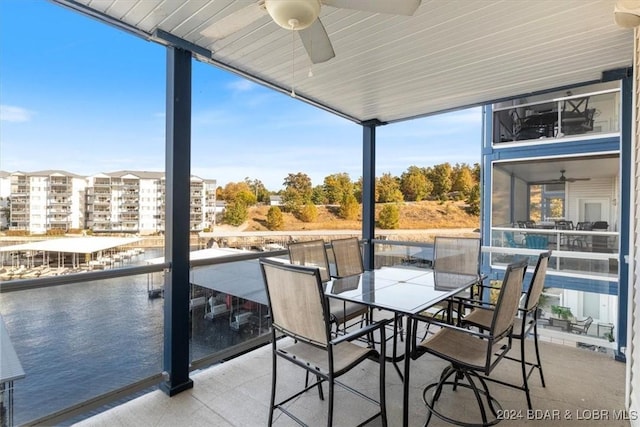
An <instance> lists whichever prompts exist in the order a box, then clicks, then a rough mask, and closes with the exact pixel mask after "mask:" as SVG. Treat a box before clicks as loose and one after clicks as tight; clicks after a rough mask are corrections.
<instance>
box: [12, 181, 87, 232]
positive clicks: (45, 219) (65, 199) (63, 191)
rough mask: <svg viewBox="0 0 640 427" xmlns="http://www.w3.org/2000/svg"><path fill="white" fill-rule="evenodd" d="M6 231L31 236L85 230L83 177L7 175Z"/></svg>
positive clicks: (84, 185) (84, 182)
mask: <svg viewBox="0 0 640 427" xmlns="http://www.w3.org/2000/svg"><path fill="white" fill-rule="evenodd" d="M9 183H10V195H9V197H10V206H9V228H11V229H13V230H25V231H29V232H31V233H45V232H47V231H48V230H63V231H68V230H69V229H72V228H84V223H85V221H84V210H85V209H84V208H85V205H84V192H85V188H86V184H87V182H86V179H85V177H83V176H80V175H76V174H72V173H69V172H66V171H60V170H43V171H37V172H13V173H11V174H9Z"/></svg>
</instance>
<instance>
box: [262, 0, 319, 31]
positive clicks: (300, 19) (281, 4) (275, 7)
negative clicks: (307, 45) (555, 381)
mask: <svg viewBox="0 0 640 427" xmlns="http://www.w3.org/2000/svg"><path fill="white" fill-rule="evenodd" d="M264 6H265V8H266V9H267V12H268V13H269V15H270V16H271V18H272V19H273V20H274V21H275V23H276V24H278V25H280V26H281V27H282V28H286V29H287V30H292V29H293V30H296V31H297V30H304V29H305V28H308V27H309V26H311V24H313V23H314V21H315V20H316V19H317V18H318V15H320V0H265V2H264Z"/></svg>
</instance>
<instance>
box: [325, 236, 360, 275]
mask: <svg viewBox="0 0 640 427" xmlns="http://www.w3.org/2000/svg"><path fill="white" fill-rule="evenodd" d="M331 250H332V251H333V258H334V260H335V263H336V277H347V276H355V275H356V274H361V273H362V272H363V271H364V265H363V264H362V252H361V251H360V241H359V240H358V238H357V237H349V238H346V239H336V240H332V241H331Z"/></svg>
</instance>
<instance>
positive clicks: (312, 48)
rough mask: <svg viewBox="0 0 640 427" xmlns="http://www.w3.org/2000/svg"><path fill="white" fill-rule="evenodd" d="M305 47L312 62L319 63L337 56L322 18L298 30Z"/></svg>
mask: <svg viewBox="0 0 640 427" xmlns="http://www.w3.org/2000/svg"><path fill="white" fill-rule="evenodd" d="M298 34H299V35H300V39H301V40H302V44H303V45H304V48H305V49H306V50H307V53H308V54H309V58H311V62H313V63H314V64H319V63H321V62H325V61H328V60H330V59H331V58H333V57H334V56H336V54H335V52H334V51H333V46H331V40H329V36H328V35H327V31H326V30H325V29H324V25H322V22H320V19H316V20H315V21H314V23H313V24H311V26H310V27H308V28H305V29H304V30H300V31H298Z"/></svg>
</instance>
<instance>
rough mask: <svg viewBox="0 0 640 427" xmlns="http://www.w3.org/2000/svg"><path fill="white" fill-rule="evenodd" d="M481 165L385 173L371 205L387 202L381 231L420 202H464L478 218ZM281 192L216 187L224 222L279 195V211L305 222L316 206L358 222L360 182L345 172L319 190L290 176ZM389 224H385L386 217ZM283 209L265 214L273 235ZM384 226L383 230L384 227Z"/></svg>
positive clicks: (257, 184)
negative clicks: (402, 208) (404, 205)
mask: <svg viewBox="0 0 640 427" xmlns="http://www.w3.org/2000/svg"><path fill="white" fill-rule="evenodd" d="M479 183H480V165H479V164H478V163H476V164H474V165H473V166H469V165H467V164H466V163H462V164H459V163H457V164H455V165H451V164H449V163H442V164H439V165H435V166H430V167H418V166H409V167H408V168H407V170H406V171H404V172H403V173H402V174H401V175H400V176H393V175H392V174H391V173H383V174H382V175H381V176H380V177H376V182H375V202H376V203H388V204H390V205H389V207H387V206H385V207H384V208H383V212H381V214H380V216H381V219H380V220H379V221H380V222H384V221H387V222H391V224H380V226H383V228H396V227H394V226H393V225H394V224H393V223H394V222H397V220H395V221H394V219H395V217H397V215H394V209H395V210H396V211H397V206H395V204H396V203H401V202H413V201H422V200H439V201H446V200H465V201H466V203H467V212H468V213H469V214H473V215H477V214H478V213H479V210H480V185H479ZM283 187H284V189H283V190H280V191H278V192H272V191H269V190H267V188H266V187H265V186H264V184H263V183H262V182H261V181H260V180H258V179H250V178H248V177H247V178H245V180H244V181H241V182H230V183H228V184H227V185H225V186H224V188H223V187H218V188H217V190H216V197H217V198H218V199H219V200H224V201H226V209H225V212H224V216H223V222H225V223H228V224H231V225H240V224H242V223H243V222H244V221H246V220H247V218H248V208H249V207H250V206H253V205H256V204H258V203H264V204H269V202H270V197H271V196H272V195H280V196H281V198H282V209H284V211H286V212H291V213H293V214H294V215H296V216H297V217H298V218H299V219H301V220H302V221H305V222H313V221H315V220H316V219H317V215H318V212H317V207H316V206H317V205H337V206H338V215H339V216H340V217H341V218H343V219H349V220H353V219H357V218H358V214H359V212H360V207H359V205H360V203H362V177H360V178H359V179H358V180H356V181H352V180H351V177H350V176H349V174H347V173H344V172H343V173H335V174H332V175H328V176H326V177H325V178H324V182H323V183H322V184H320V185H315V186H314V185H313V184H312V182H311V178H310V177H309V176H308V175H307V174H306V173H303V172H298V173H290V174H288V175H287V177H285V178H284V182H283ZM387 217H389V218H388V220H385V218H387ZM282 224H283V219H282V210H281V209H280V208H279V207H277V206H272V207H271V208H270V209H269V213H268V215H267V226H268V227H269V228H270V229H273V230H277V229H279V228H281V227H282ZM384 225H387V226H386V227H385V226H384Z"/></svg>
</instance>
